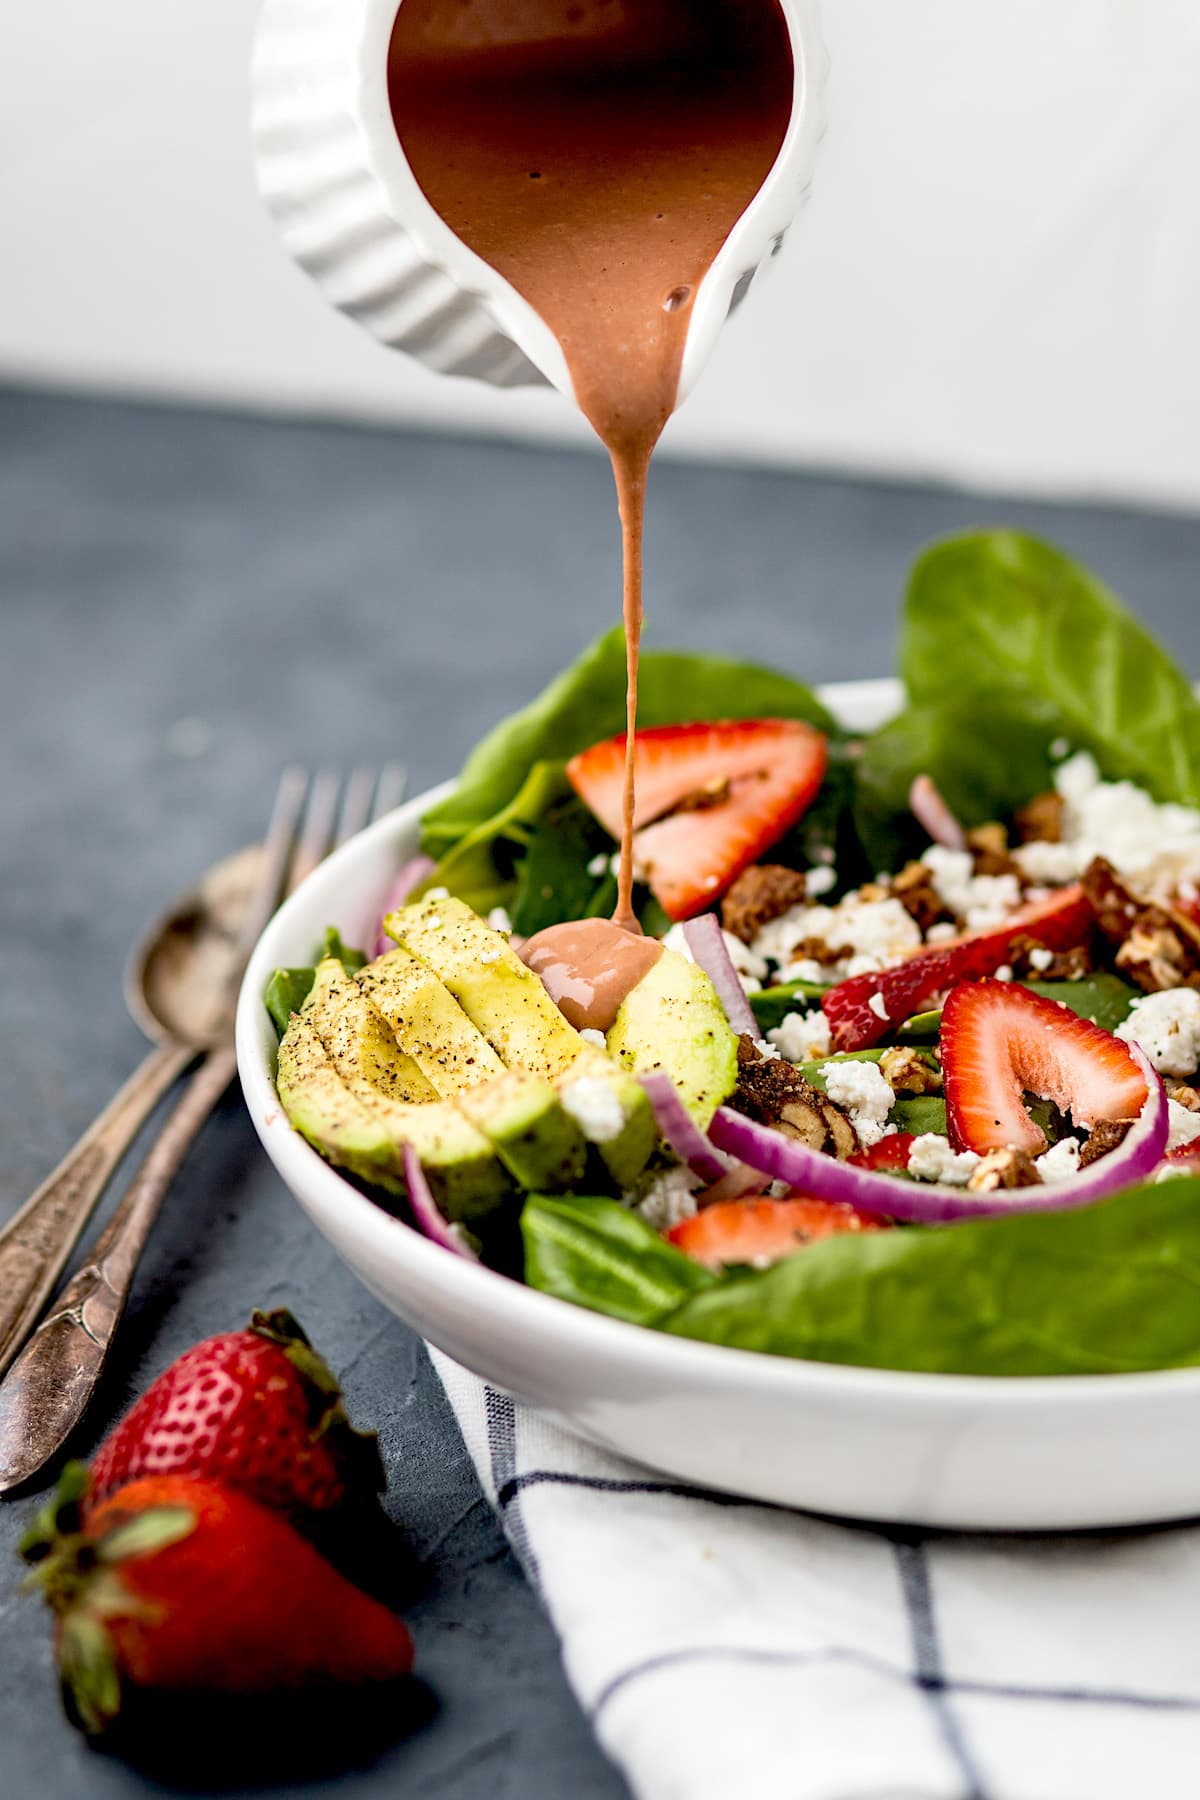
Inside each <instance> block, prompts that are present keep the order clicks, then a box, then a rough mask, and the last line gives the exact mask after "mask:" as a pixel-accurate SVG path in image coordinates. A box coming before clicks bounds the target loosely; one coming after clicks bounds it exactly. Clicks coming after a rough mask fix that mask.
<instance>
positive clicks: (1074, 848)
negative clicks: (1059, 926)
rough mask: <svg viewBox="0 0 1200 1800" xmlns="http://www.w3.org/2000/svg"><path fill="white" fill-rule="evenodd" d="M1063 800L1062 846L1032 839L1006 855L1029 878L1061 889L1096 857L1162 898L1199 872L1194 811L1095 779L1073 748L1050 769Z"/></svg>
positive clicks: (1088, 762) (1092, 765) (1199, 817)
mask: <svg viewBox="0 0 1200 1800" xmlns="http://www.w3.org/2000/svg"><path fill="white" fill-rule="evenodd" d="M1054 785H1055V788H1056V789H1057V790H1058V793H1059V794H1060V795H1061V796H1062V799H1063V802H1064V806H1063V841H1062V843H1060V844H1047V843H1042V842H1041V841H1035V842H1033V843H1031V844H1023V845H1021V847H1020V848H1019V849H1017V850H1015V851H1014V852H1013V856H1014V858H1015V860H1016V862H1017V864H1018V865H1019V867H1020V869H1021V873H1022V874H1023V875H1024V876H1026V878H1027V879H1029V880H1031V881H1041V882H1048V883H1049V884H1050V885H1051V886H1055V887H1057V886H1061V885H1062V883H1064V882H1067V881H1074V880H1075V879H1076V877H1077V876H1079V875H1081V874H1082V873H1083V871H1084V870H1085V869H1086V868H1087V866H1088V864H1089V863H1090V862H1091V861H1092V860H1093V859H1094V858H1095V857H1097V856H1103V857H1105V858H1107V860H1108V861H1109V862H1110V863H1112V865H1113V867H1114V868H1115V869H1116V870H1117V873H1118V874H1120V875H1125V876H1132V877H1136V878H1138V880H1139V884H1140V885H1141V886H1142V887H1144V888H1145V890H1146V892H1147V896H1148V897H1149V898H1153V899H1166V898H1167V897H1168V895H1169V894H1170V892H1171V891H1172V889H1174V888H1175V887H1177V885H1178V884H1179V882H1180V881H1181V880H1186V879H1188V877H1189V875H1191V876H1194V875H1196V874H1198V873H1200V812H1198V811H1196V810H1195V809H1194V808H1192V807H1189V806H1176V805H1174V804H1166V805H1163V806H1160V805H1158V803H1157V802H1156V801H1155V800H1153V799H1152V798H1151V796H1150V795H1149V794H1148V793H1146V791H1145V789H1144V788H1139V787H1136V786H1135V785H1134V784H1133V782H1131V781H1102V780H1101V779H1100V771H1099V769H1098V768H1097V766H1096V761H1095V758H1094V757H1092V756H1090V755H1089V754H1088V752H1087V751H1086V750H1080V751H1077V752H1076V754H1075V755H1074V756H1071V757H1069V758H1068V759H1067V761H1066V762H1064V763H1062V764H1061V765H1060V766H1059V768H1058V769H1057V770H1056V772H1055V776H1054Z"/></svg>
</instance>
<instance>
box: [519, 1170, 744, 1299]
mask: <svg viewBox="0 0 1200 1800" xmlns="http://www.w3.org/2000/svg"><path fill="white" fill-rule="evenodd" d="M521 1235H522V1237H523V1238H524V1240H525V1279H526V1281H527V1282H528V1283H529V1285H530V1287H535V1288H539V1289H540V1290H541V1292H542V1293H544V1294H555V1295H557V1297H558V1298H559V1299H560V1300H572V1301H574V1303H575V1304H576V1305H577V1306H586V1307H590V1308H591V1310H592V1311H593V1312H602V1313H608V1314H609V1315H610V1316H611V1317H612V1318H615V1319H630V1320H632V1321H633V1323H634V1324H635V1325H649V1324H652V1323H653V1322H654V1320H655V1319H657V1318H659V1317H660V1316H661V1315H662V1314H663V1313H666V1312H669V1311H671V1310H672V1309H674V1308H675V1307H677V1306H679V1305H680V1303H681V1302H682V1301H684V1300H686V1299H687V1297H688V1296H689V1295H690V1294H695V1293H699V1292H700V1291H701V1290H702V1289H704V1288H708V1287H712V1286H713V1285H714V1283H715V1281H716V1276H714V1275H712V1274H710V1273H709V1271H708V1270H707V1269H705V1268H703V1267H702V1266H701V1264H700V1263H697V1262H693V1261H692V1259H691V1257H688V1256H684V1255H683V1254H682V1253H681V1252H680V1251H678V1250H675V1249H672V1247H671V1245H670V1244H667V1243H664V1242H663V1240H662V1238H660V1237H659V1235H658V1233H657V1232H656V1231H652V1230H651V1228H650V1226H649V1225H646V1224H644V1223H643V1221H642V1220H641V1219H639V1218H638V1217H637V1215H636V1214H635V1213H631V1212H629V1211H628V1210H627V1209H626V1208H625V1207H623V1206H619V1205H618V1204H617V1202H616V1201H615V1200H605V1199H603V1198H600V1197H595V1198H593V1197H591V1196H587V1195H580V1194H571V1195H566V1196H564V1195H554V1196H553V1197H551V1196H550V1195H546V1194H531V1195H530V1197H529V1199H528V1200H526V1202H525V1205H524V1208H523V1209H522V1212H521Z"/></svg>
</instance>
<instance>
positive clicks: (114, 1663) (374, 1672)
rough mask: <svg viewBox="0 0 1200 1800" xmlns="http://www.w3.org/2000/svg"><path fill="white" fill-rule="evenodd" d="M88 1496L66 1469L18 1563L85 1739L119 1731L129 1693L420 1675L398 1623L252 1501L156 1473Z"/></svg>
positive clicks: (226, 1690) (251, 1691)
mask: <svg viewBox="0 0 1200 1800" xmlns="http://www.w3.org/2000/svg"><path fill="white" fill-rule="evenodd" d="M86 1484H87V1471H86V1470H85V1469H84V1468H83V1467H82V1465H79V1464H74V1465H72V1466H71V1468H70V1469H68V1471H67V1472H66V1474H65V1475H64V1478H63V1483H62V1484H61V1486H60V1489H59V1494H58V1497H57V1499H56V1500H55V1501H54V1502H52V1503H51V1505H50V1506H49V1507H48V1508H47V1509H46V1510H45V1512H44V1513H43V1514H42V1515H41V1517H40V1518H39V1520H38V1523H37V1524H36V1525H35V1526H34V1528H33V1530H32V1531H31V1532H30V1533H29V1535H28V1537H27V1538H26V1540H25V1543H24V1545H23V1546H22V1552H23V1554H24V1556H25V1558H26V1560H27V1561H28V1562H30V1563H32V1564H34V1573H33V1575H32V1576H31V1578H30V1584H31V1585H36V1586H38V1587H40V1588H41V1590H42V1592H43V1594H44V1596H45V1599H46V1601H47V1603H48V1605H49V1606H50V1607H51V1609H52V1611H53V1612H54V1614H55V1617H56V1620H57V1630H56V1650H57V1655H58V1664H59V1670H60V1673H61V1677H62V1682H63V1689H64V1694H65V1696H66V1698H67V1701H68V1705H69V1707H70V1710H71V1711H72V1712H73V1714H74V1716H75V1717H76V1719H77V1720H78V1722H79V1724H80V1725H81V1726H82V1727H83V1728H84V1730H86V1731H88V1732H89V1733H93V1734H96V1733H99V1732H101V1731H104V1730H105V1729H107V1727H108V1726H109V1725H110V1724H112V1722H113V1721H114V1720H115V1719H116V1718H117V1717H118V1715H119V1714H120V1712H121V1709H122V1704H123V1702H124V1701H126V1700H127V1699H129V1698H132V1694H131V1690H136V1691H137V1693H138V1694H143V1695H144V1694H146V1693H154V1692H162V1693H168V1692H169V1693H172V1694H176V1695H178V1694H182V1693H189V1692H191V1693H203V1694H213V1695H218V1694H219V1695H227V1696H230V1695H238V1696H241V1695H265V1694H275V1693H279V1692H283V1691H297V1690H305V1689H308V1688H312V1687H330V1686H335V1685H342V1684H346V1685H355V1684H361V1683H378V1682H389V1681H394V1680H396V1679H398V1678H399V1677H400V1676H403V1675H407V1674H408V1673H409V1671H410V1670H411V1668H412V1644H411V1640H410V1638H409V1635H408V1632H407V1631H406V1629H405V1627H404V1625H403V1624H402V1623H401V1621H400V1620H399V1619H398V1618H396V1616H395V1615H394V1614H393V1613H391V1612H389V1611H388V1610H387V1608H386V1607H383V1606H381V1605H379V1603H378V1602H377V1601H375V1600H372V1599H370V1598H369V1597H368V1596H367V1595H366V1594H364V1593H362V1592H361V1591H360V1590H359V1589H358V1588H355V1587H353V1586H351V1584H350V1583H349V1582H348V1581H346V1580H345V1579H344V1577H343V1576H341V1575H339V1574H338V1573H337V1571H336V1570H335V1569H333V1568H332V1567H331V1566H330V1565H329V1564H328V1563H327V1562H326V1561H325V1560H324V1558H323V1557H322V1556H320V1555H319V1553H318V1552H317V1551H316V1550H314V1549H313V1547H312V1545H311V1544H309V1543H308V1542H307V1540H306V1539H305V1538H303V1537H301V1536H300V1534H299V1532H297V1531H294V1530H293V1529H292V1527H291V1526H290V1525H289V1524H288V1523H287V1521H286V1520H285V1519H282V1518H280V1516H279V1514H278V1513H275V1512H271V1511H268V1509H267V1508H266V1507H264V1506H260V1505H259V1504H258V1503H257V1502H256V1501H254V1500H251V1499H249V1498H247V1496H246V1495H245V1494H242V1493H238V1492H236V1491H234V1490H232V1489H229V1488H225V1487H221V1486H219V1485H218V1484H217V1483H216V1482H212V1481H201V1480H196V1479H193V1478H191V1477H188V1476H181V1475H164V1476H151V1477H146V1478H144V1479H142V1480H139V1481H133V1482H130V1483H129V1484H128V1486H126V1487H123V1488H121V1489H120V1490H119V1491H118V1492H117V1493H115V1494H112V1495H110V1496H109V1497H108V1498H107V1499H105V1500H101V1501H99V1502H98V1503H95V1504H92V1505H91V1506H90V1507H88V1508H86V1509H84V1508H82V1507H81V1505H80V1502H81V1501H83V1500H84V1498H85V1495H86Z"/></svg>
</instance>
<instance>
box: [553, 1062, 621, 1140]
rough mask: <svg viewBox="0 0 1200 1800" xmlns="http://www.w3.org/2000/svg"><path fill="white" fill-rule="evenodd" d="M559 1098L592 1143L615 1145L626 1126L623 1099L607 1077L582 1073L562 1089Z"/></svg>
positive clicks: (559, 1091)
mask: <svg viewBox="0 0 1200 1800" xmlns="http://www.w3.org/2000/svg"><path fill="white" fill-rule="evenodd" d="M558 1097H559V1099H560V1100H561V1101H562V1103H563V1106H564V1108H565V1109H566V1111H567V1112H569V1113H570V1115H571V1117H572V1118H573V1119H574V1121H575V1123H576V1124H577V1125H578V1126H579V1128H580V1130H581V1131H582V1132H583V1135H584V1137H585V1138H587V1140H588V1142H589V1143H592V1144H611V1143H612V1141H613V1139H614V1138H618V1137H620V1135H621V1133H622V1131H623V1130H624V1129H625V1114H624V1113H623V1112H622V1110H621V1102H620V1100H619V1099H618V1098H617V1095H616V1092H615V1090H614V1088H613V1086H612V1083H611V1082H608V1081H605V1080H604V1078H603V1076H600V1075H581V1076H580V1077H579V1079H578V1080H577V1081H569V1082H567V1084H566V1086H565V1087H561V1088H559V1090H558Z"/></svg>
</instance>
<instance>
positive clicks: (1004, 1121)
mask: <svg viewBox="0 0 1200 1800" xmlns="http://www.w3.org/2000/svg"><path fill="white" fill-rule="evenodd" d="M942 1076H943V1079H944V1081H945V1087H946V1119H947V1124H948V1128H949V1134H950V1142H951V1143H952V1144H953V1146H954V1148H955V1149H956V1150H976V1151H978V1152H979V1154H980V1155H984V1154H986V1152H987V1151H989V1150H1005V1149H1012V1150H1028V1151H1031V1152H1032V1153H1033V1154H1034V1155H1037V1154H1038V1153H1039V1152H1040V1151H1042V1150H1044V1149H1045V1148H1046V1135H1045V1133H1044V1132H1043V1131H1042V1129H1041V1127H1040V1126H1039V1125H1035V1124H1034V1122H1033V1120H1032V1119H1031V1118H1030V1116H1029V1114H1028V1112H1027V1111H1026V1109H1025V1100H1024V1096H1025V1094H1027V1093H1031V1094H1037V1095H1038V1096H1039V1098H1041V1099H1043V1100H1051V1101H1053V1102H1054V1104H1055V1106H1057V1107H1058V1108H1059V1110H1060V1112H1063V1113H1070V1115H1071V1118H1072V1119H1073V1121H1074V1123H1075V1124H1076V1125H1086V1126H1089V1127H1090V1126H1092V1125H1094V1124H1096V1122H1097V1121H1098V1120H1101V1119H1111V1120H1123V1119H1135V1118H1136V1117H1137V1115H1138V1113H1139V1112H1141V1110H1142V1108H1143V1106H1144V1105H1145V1104H1146V1077H1145V1076H1144V1075H1143V1073H1142V1071H1141V1069H1140V1068H1139V1067H1138V1065H1137V1063H1136V1062H1135V1061H1134V1059H1133V1056H1132V1055H1131V1053H1130V1050H1129V1046H1128V1045H1127V1044H1124V1043H1122V1042H1121V1039H1120V1038H1115V1037H1113V1036H1111V1034H1110V1033H1109V1032H1107V1031H1101V1029H1100V1027H1099V1026H1098V1025H1093V1024H1092V1023H1091V1021H1090V1020H1088V1019H1081V1018H1079V1017H1078V1015H1077V1014H1075V1013H1073V1012H1071V1010H1070V1009H1069V1008H1068V1007H1066V1006H1061V1005H1060V1004H1059V1002H1058V1001H1057V1000H1047V999H1046V998H1045V997H1044V996H1043V995H1041V994H1033V993H1031V992H1030V991H1029V989H1028V988H1024V987H1020V986H1018V985H1017V984H1016V983H1014V982H1010V981H976V982H963V983H962V984H961V985H960V986H959V987H956V988H954V989H953V990H952V992H951V993H950V995H949V998H948V999H947V1001H946V1007H945V1011H944V1012H943V1014H942Z"/></svg>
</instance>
